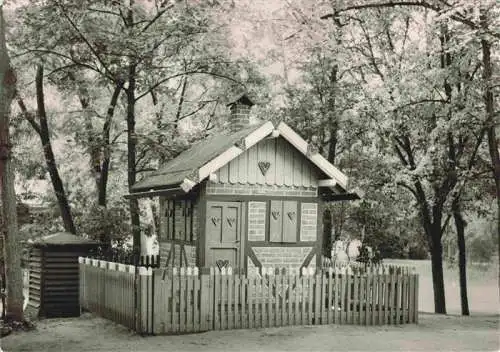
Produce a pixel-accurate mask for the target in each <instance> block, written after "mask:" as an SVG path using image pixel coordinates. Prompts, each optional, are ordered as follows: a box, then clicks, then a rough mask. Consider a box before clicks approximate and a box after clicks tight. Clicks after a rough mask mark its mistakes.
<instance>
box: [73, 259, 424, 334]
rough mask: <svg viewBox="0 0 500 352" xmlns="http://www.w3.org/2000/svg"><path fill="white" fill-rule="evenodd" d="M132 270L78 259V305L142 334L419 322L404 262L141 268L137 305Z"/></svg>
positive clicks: (413, 284)
mask: <svg viewBox="0 0 500 352" xmlns="http://www.w3.org/2000/svg"><path fill="white" fill-rule="evenodd" d="M135 270H136V267H134V266H131V265H124V264H117V263H111V262H105V261H100V260H95V259H86V258H80V302H81V306H82V308H83V309H86V310H89V311H92V312H94V313H96V314H98V315H100V316H103V317H105V318H108V319H110V320H113V321H115V322H117V323H120V324H122V325H125V326H127V327H129V328H131V329H135V330H136V331H138V332H140V333H142V334H179V333H189V332H198V331H207V330H226V329H246V328H264V327H279V326H289V325H320V324H359V325H384V324H406V323H417V322H418V275H417V274H415V273H413V272H410V270H409V269H408V268H397V267H377V268H375V267H367V268H365V269H363V268H362V267H354V268H348V267H342V268H334V267H330V268H327V269H326V270H323V271H318V272H316V271H314V270H311V269H306V268H303V269H302V270H301V271H300V273H297V272H296V271H291V270H283V269H282V270H276V269H274V268H263V269H262V270H261V271H260V273H261V274H260V275H259V276H251V277H248V276H247V275H245V274H244V273H241V271H240V270H237V269H234V270H233V269H232V268H222V269H219V268H202V269H198V268H161V269H153V268H146V267H139V268H138V281H137V285H136V287H137V290H138V291H137V292H138V302H137V305H134V287H135V286H134V277H135ZM136 310H137V312H136ZM136 313H137V315H136ZM135 316H137V319H134V317H135Z"/></svg>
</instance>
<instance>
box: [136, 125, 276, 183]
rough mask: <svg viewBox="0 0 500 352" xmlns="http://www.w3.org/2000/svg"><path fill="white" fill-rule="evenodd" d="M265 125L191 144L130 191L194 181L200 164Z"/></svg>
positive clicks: (222, 134) (228, 132) (223, 133)
mask: <svg viewBox="0 0 500 352" xmlns="http://www.w3.org/2000/svg"><path fill="white" fill-rule="evenodd" d="M265 125H266V124H260V125H253V126H250V127H248V128H245V129H243V130H240V131H237V132H230V131H226V132H222V133H221V134H217V135H213V136H210V137H207V138H205V139H203V140H201V141H199V142H197V143H195V144H194V145H193V146H191V148H189V149H187V150H185V151H184V152H182V153H180V154H179V155H178V156H177V157H175V158H174V159H172V160H170V161H169V162H167V163H166V164H165V165H163V166H162V167H160V169H159V170H157V171H155V172H153V173H151V174H149V175H148V176H146V177H145V178H143V179H142V180H140V181H139V182H136V183H135V184H134V185H133V186H132V192H137V191H144V190H149V189H158V188H167V187H171V186H176V185H180V184H181V183H182V182H183V181H184V179H189V180H191V181H196V180H197V178H198V176H197V175H196V174H197V173H198V169H199V168H200V167H202V166H203V165H205V164H206V163H208V162H209V161H211V160H213V159H214V158H216V157H217V156H219V155H220V154H222V153H224V152H225V151H226V150H228V149H230V148H231V147H233V146H234V145H235V144H239V143H241V140H243V139H244V138H245V137H247V136H248V135H250V134H252V132H254V131H256V130H258V129H259V128H261V127H263V126H265ZM271 131H272V129H271ZM207 176H208V175H207ZM199 181H201V180H199Z"/></svg>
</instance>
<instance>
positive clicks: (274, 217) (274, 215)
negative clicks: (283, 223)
mask: <svg viewBox="0 0 500 352" xmlns="http://www.w3.org/2000/svg"><path fill="white" fill-rule="evenodd" d="M271 215H272V216H273V219H274V220H278V218H279V217H280V212H279V211H277V210H273V211H272V212H271Z"/></svg>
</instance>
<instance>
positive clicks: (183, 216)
mask: <svg viewBox="0 0 500 352" xmlns="http://www.w3.org/2000/svg"><path fill="white" fill-rule="evenodd" d="M162 215H163V221H162V231H161V233H162V235H163V236H164V239H166V240H178V241H188V242H191V241H193V203H192V202H191V201H189V200H176V201H174V200H165V201H164V213H163V214H162Z"/></svg>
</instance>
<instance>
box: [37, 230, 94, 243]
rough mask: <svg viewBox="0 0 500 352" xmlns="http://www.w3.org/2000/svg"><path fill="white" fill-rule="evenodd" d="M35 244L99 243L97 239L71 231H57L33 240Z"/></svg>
mask: <svg viewBox="0 0 500 352" xmlns="http://www.w3.org/2000/svg"><path fill="white" fill-rule="evenodd" d="M33 244H34V245H35V246H67V245H97V244H98V243H97V242H96V241H93V240H90V239H88V238H83V237H81V236H77V235H73V234H72V233H69V232H57V233H54V234H51V235H47V236H44V237H42V238H40V239H38V240H36V241H34V242H33Z"/></svg>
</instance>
